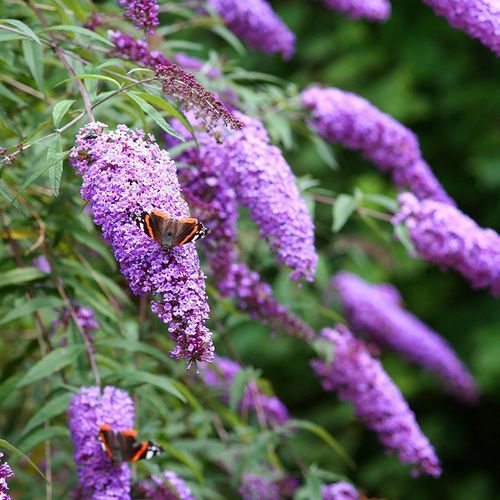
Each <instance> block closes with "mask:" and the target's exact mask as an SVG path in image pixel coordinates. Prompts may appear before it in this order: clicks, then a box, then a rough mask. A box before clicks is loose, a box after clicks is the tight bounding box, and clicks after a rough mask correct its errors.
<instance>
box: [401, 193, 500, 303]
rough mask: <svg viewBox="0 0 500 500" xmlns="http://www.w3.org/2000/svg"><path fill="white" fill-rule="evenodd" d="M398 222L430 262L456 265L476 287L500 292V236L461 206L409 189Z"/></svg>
mask: <svg viewBox="0 0 500 500" xmlns="http://www.w3.org/2000/svg"><path fill="white" fill-rule="evenodd" d="M399 202H400V205H401V208H400V211H399V213H398V214H397V215H396V216H395V218H394V222H395V223H402V222H404V223H405V224H406V227H407V228H408V230H409V233H410V238H411V240H412V242H413V244H414V245H415V248H416V249H417V252H418V253H419V254H420V255H421V256H422V257H423V258H424V260H426V261H428V262H434V263H435V264H438V265H439V266H441V267H443V268H448V267H449V268H453V269H455V270H457V271H458V272H459V273H460V274H461V275H462V276H463V277H464V278H466V279H467V280H468V281H469V282H470V283H471V285H472V287H473V288H489V289H490V290H491V292H492V293H493V294H494V295H500V236H499V235H498V233H496V232H495V231H493V229H483V228H481V227H479V226H478V225H477V224H476V223H475V222H474V221H473V220H472V219H471V218H470V217H467V215H465V214H464V213H462V212H461V211H460V210H459V209H458V208H455V207H451V206H449V205H446V204H444V203H439V202H436V201H432V200H422V201H419V200H417V199H416V198H415V196H413V195H412V194H410V193H403V194H402V195H400V197H399Z"/></svg>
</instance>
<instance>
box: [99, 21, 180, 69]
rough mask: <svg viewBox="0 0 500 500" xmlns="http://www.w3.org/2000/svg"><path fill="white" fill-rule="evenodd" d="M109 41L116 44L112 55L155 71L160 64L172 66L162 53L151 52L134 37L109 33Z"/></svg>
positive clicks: (145, 44) (121, 33) (143, 42)
mask: <svg viewBox="0 0 500 500" xmlns="http://www.w3.org/2000/svg"><path fill="white" fill-rule="evenodd" d="M108 36H109V39H110V41H111V42H112V43H114V44H115V49H113V50H112V51H111V55H113V56H116V57H121V58H123V59H128V60H129V61H134V62H137V63H140V64H142V65H143V66H146V67H148V68H152V69H154V68H155V67H156V66H157V65H158V64H170V61H169V60H168V59H167V58H166V57H165V56H164V55H163V54H162V53H160V52H158V51H156V50H149V49H148V44H147V43H146V42H145V41H144V40H136V39H135V38H134V37H133V36H130V35H127V34H126V33H123V32H121V31H118V30H115V31H112V30H110V31H108Z"/></svg>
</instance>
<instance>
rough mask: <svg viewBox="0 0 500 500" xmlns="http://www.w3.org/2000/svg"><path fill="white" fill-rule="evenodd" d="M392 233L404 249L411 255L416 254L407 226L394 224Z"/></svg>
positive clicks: (414, 255)
mask: <svg viewBox="0 0 500 500" xmlns="http://www.w3.org/2000/svg"><path fill="white" fill-rule="evenodd" d="M394 234H395V235H396V238H397V239H398V240H399V241H400V242H401V244H402V245H403V246H404V247H405V248H406V251H407V252H408V254H409V255H411V256H412V257H416V256H417V250H416V249H415V246H414V245H413V242H412V241H411V238H410V234H409V232H408V228H407V227H406V226H405V225H404V224H396V225H395V226H394Z"/></svg>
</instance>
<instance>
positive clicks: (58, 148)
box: [47, 134, 63, 196]
mask: <svg viewBox="0 0 500 500" xmlns="http://www.w3.org/2000/svg"><path fill="white" fill-rule="evenodd" d="M47 162H48V163H51V164H52V166H51V167H50V168H49V179H50V185H51V186H52V191H53V192H54V196H58V195H59V185H60V183H61V176H62V172H63V154H62V145H61V135H60V134H57V135H56V136H55V137H54V139H53V140H52V141H50V143H49V147H48V149H47Z"/></svg>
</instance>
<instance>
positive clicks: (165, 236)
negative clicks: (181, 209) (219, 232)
mask: <svg viewBox="0 0 500 500" xmlns="http://www.w3.org/2000/svg"><path fill="white" fill-rule="evenodd" d="M130 217H131V219H132V220H133V221H134V222H135V223H136V224H137V225H138V226H139V228H140V229H142V230H143V231H144V232H145V233H146V234H147V235H148V236H149V237H150V238H152V239H153V240H154V241H156V242H158V243H159V244H160V245H161V246H162V248H163V250H170V249H171V248H172V247H178V246H179V245H184V244H186V243H190V242H194V241H196V240H199V239H200V238H204V237H205V236H207V234H210V229H209V228H207V227H205V226H204V225H203V223H202V222H200V221H199V220H198V219H195V218H194V217H189V218H187V219H182V220H175V219H171V218H170V217H169V216H168V215H166V214H164V213H163V212H161V211H160V210H153V211H152V212H151V213H148V212H141V213H139V214H137V213H136V214H130Z"/></svg>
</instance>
